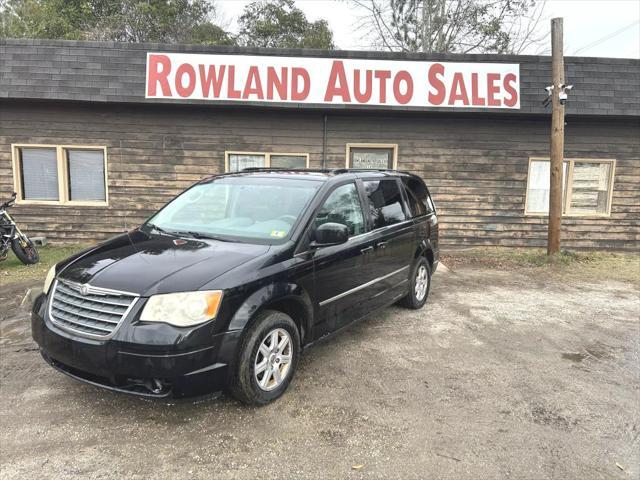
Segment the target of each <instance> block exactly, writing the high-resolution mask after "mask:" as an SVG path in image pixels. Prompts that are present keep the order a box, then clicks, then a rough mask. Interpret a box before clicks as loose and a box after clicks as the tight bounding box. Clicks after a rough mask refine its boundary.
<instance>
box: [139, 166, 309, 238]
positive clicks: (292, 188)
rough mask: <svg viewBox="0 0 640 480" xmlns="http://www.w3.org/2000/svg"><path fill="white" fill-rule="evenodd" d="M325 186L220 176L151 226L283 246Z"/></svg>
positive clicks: (197, 187)
mask: <svg viewBox="0 0 640 480" xmlns="http://www.w3.org/2000/svg"><path fill="white" fill-rule="evenodd" d="M320 185H321V182H316V181H309V180H294V179H283V178H264V177H220V178H217V179H214V180H212V181H210V182H207V183H202V184H198V185H195V186H194V187H192V188H190V189H189V190H187V191H186V192H184V193H182V194H181V195H179V196H178V197H176V198H175V199H174V200H173V201H171V202H170V203H168V204H167V205H166V206H165V207H164V208H163V209H162V210H160V211H159V212H158V213H156V214H155V215H154V216H153V217H151V218H150V219H149V220H148V221H147V223H146V224H145V225H146V226H147V227H148V228H154V227H155V228H156V229H157V230H159V231H161V232H162V231H164V232H166V233H174V234H186V235H191V236H195V237H203V238H206V237H212V238H217V239H220V240H229V241H234V240H239V241H243V240H245V241H248V242H251V241H252V240H257V241H259V243H262V242H263V241H267V243H279V241H282V240H284V239H285V238H287V237H288V236H289V233H290V232H291V229H292V227H293V225H294V224H295V223H296V221H297V220H298V217H299V216H300V214H301V212H302V211H303V209H304V208H305V207H306V206H307V204H308V203H309V201H310V200H311V198H312V197H313V196H314V195H315V193H316V191H317V190H318V188H319V187H320Z"/></svg>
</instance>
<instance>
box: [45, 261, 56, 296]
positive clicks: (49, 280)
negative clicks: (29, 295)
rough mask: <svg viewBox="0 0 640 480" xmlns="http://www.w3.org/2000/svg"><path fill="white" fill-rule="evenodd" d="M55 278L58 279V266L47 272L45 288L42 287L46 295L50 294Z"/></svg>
mask: <svg viewBox="0 0 640 480" xmlns="http://www.w3.org/2000/svg"><path fill="white" fill-rule="evenodd" d="M55 278H56V265H54V266H53V267H51V268H50V269H49V271H48V272H47V276H46V277H45V279H44V287H42V290H43V291H44V294H45V295H46V294H47V293H49V289H50V288H51V284H52V283H53V280H54V279H55Z"/></svg>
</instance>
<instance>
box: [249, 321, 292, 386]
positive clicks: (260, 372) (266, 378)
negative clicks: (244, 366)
mask: <svg viewBox="0 0 640 480" xmlns="http://www.w3.org/2000/svg"><path fill="white" fill-rule="evenodd" d="M292 354H293V348H292V341H291V335H289V332H287V331H286V330H284V329H283V328H276V329H274V330H271V331H270V332H269V333H267V335H265V337H264V338H263V339H262V341H261V342H260V347H259V348H258V352H257V353H256V358H255V362H254V368H253V371H254V376H255V379H256V382H257V383H258V386H259V387H260V388H261V389H262V390H264V391H267V392H269V391H271V390H274V389H276V388H278V387H279V386H280V385H282V382H284V381H285V379H286V378H287V376H288V375H289V371H290V369H291V368H290V367H291V360H292Z"/></svg>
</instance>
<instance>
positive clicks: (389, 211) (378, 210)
mask: <svg viewBox="0 0 640 480" xmlns="http://www.w3.org/2000/svg"><path fill="white" fill-rule="evenodd" d="M364 189H365V193H366V196H367V203H368V208H369V212H370V215H371V219H372V221H373V228H380V227H386V226H387V225H393V224H394V223H399V222H402V221H404V220H406V217H405V214H404V210H403V209H402V195H401V194H400V189H399V188H398V183H397V182H396V181H395V180H392V179H389V180H375V181H366V182H364Z"/></svg>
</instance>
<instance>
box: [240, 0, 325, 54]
mask: <svg viewBox="0 0 640 480" xmlns="http://www.w3.org/2000/svg"><path fill="white" fill-rule="evenodd" d="M239 26H240V33H239V35H238V38H239V41H240V44H242V45H245V46H249V47H271V48H323V49H334V48H335V45H334V43H333V33H332V32H331V29H330V28H329V24H328V23H327V21H326V20H318V21H316V22H309V20H307V17H306V16H305V14H304V12H303V11H302V10H300V9H299V8H297V7H296V6H295V5H294V2H293V0H273V1H264V0H261V1H256V2H252V3H250V4H249V5H247V6H246V7H245V9H244V11H243V13H242V15H241V16H240V19H239Z"/></svg>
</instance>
